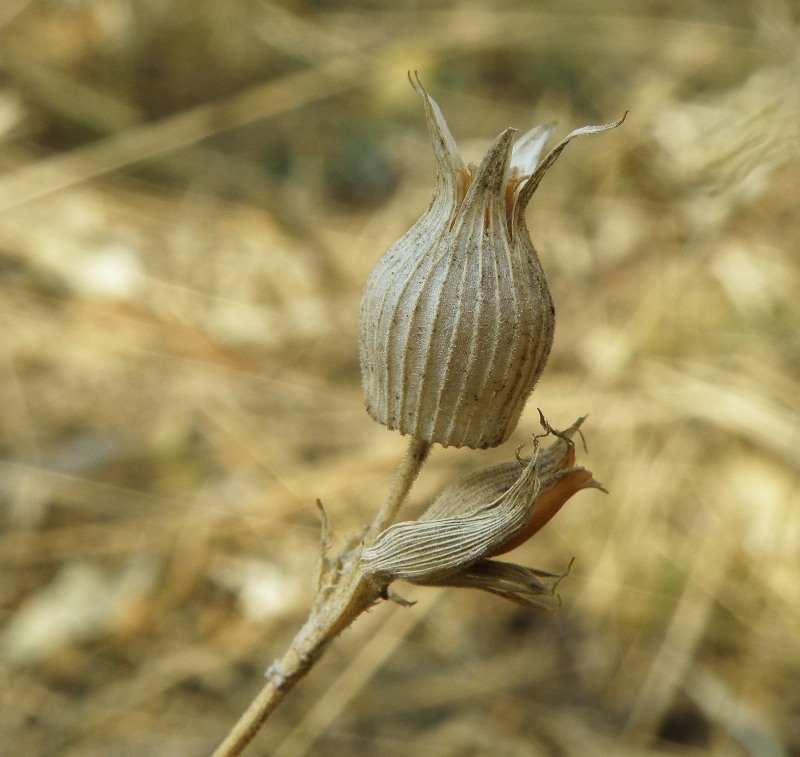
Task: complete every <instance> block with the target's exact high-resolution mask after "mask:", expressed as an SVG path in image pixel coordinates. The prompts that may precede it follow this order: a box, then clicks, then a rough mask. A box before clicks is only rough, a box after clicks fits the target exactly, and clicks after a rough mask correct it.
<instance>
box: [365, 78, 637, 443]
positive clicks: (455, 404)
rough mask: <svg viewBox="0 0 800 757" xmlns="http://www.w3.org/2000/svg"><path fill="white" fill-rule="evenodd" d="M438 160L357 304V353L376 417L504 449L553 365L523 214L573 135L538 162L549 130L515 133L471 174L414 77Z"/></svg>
mask: <svg viewBox="0 0 800 757" xmlns="http://www.w3.org/2000/svg"><path fill="white" fill-rule="evenodd" d="M412 84H413V85H414V87H415V89H416V90H417V92H418V93H419V94H420V95H421V96H422V98H423V102H424V104H425V112H426V117H427V121H428V128H429V131H430V136H431V141H432V144H433V150H434V154H435V156H436V161H437V164H438V170H437V177H436V189H435V192H434V195H433V199H432V200H431V203H430V205H429V207H428V209H427V211H426V212H425V213H424V214H423V216H422V217H421V218H420V219H419V220H418V221H417V222H416V223H415V224H414V225H413V226H412V227H411V229H410V230H409V231H408V232H407V233H406V234H405V235H404V236H403V237H402V238H401V239H400V240H398V241H397V242H395V244H394V245H392V246H391V247H390V248H389V250H388V251H387V252H386V253H385V254H384V255H383V257H382V258H381V259H380V260H379V261H378V263H377V264H376V265H375V267H374V269H373V270H372V272H371V273H370V276H369V278H368V280H367V283H366V285H365V287H364V291H363V294H362V298H361V309H360V317H359V352H360V359H361V374H362V386H363V390H364V398H365V403H366V406H367V410H368V411H369V413H370V414H371V415H372V416H373V417H374V418H375V419H376V420H378V421H379V422H381V423H383V424H385V425H386V426H388V427H389V428H392V429H399V430H400V431H401V433H404V434H411V435H412V436H414V437H416V438H417V439H420V440H423V441H428V442H437V443H439V444H442V445H444V446H455V447H462V446H466V447H472V448H486V447H494V446H497V445H498V444H501V443H502V442H504V441H505V440H506V439H507V438H508V437H509V435H510V434H511V432H512V431H513V430H514V427H515V426H516V424H517V421H518V419H519V416H520V413H521V412H522V409H523V407H524V405H525V402H526V400H527V398H528V396H529V394H530V393H531V391H533V387H534V385H535V384H536V381H537V379H538V378H539V375H540V374H541V372H542V369H543V368H544V366H545V363H546V362H547V358H548V355H549V353H550V348H551V345H552V342H553V328H554V318H555V310H554V308H553V302H552V298H551V296H550V290H549V288H548V285H547V280H546V278H545V275H544V271H543V270H542V267H541V265H540V263H539V259H538V258H537V256H536V252H535V251H534V249H533V245H532V243H531V240H530V235H529V233H528V229H527V225H526V222H525V215H524V213H525V208H526V207H527V205H528V202H529V201H530V199H531V197H532V196H533V192H534V191H535V189H536V187H537V186H538V184H539V182H540V181H541V179H542V177H543V176H544V173H545V172H546V171H547V169H548V168H549V167H550V166H551V165H552V164H553V162H554V161H555V159H556V158H557V157H558V155H559V154H560V153H561V151H562V150H563V149H564V147H565V146H566V145H567V143H568V142H569V141H570V140H571V139H572V138H573V137H575V136H578V135H580V134H588V133H594V132H598V131H603V130H605V129H611V128H614V127H615V126H618V125H619V123H621V120H620V121H618V122H616V123H613V124H607V125H605V126H590V127H585V128H584V129H578V130H577V131H574V132H572V133H571V134H569V135H568V136H567V137H566V138H565V139H564V140H563V141H562V142H561V143H560V144H559V145H557V146H556V147H555V148H554V149H553V150H552V151H551V152H550V153H549V154H548V155H547V156H546V157H545V158H544V159H543V160H542V161H541V162H540V160H539V156H540V153H541V151H542V148H543V147H544V144H545V142H546V141H547V138H548V137H549V135H550V133H551V132H552V130H553V127H552V125H546V126H538V127H536V128H535V129H533V130H531V131H530V132H528V133H527V134H525V135H524V136H523V137H522V138H521V139H519V140H517V143H516V145H515V144H514V135H515V130H514V129H506V130H505V131H503V132H502V133H501V134H500V135H498V137H497V138H496V139H495V140H494V142H493V143H492V145H491V146H490V147H489V149H488V151H487V153H486V155H485V156H484V158H483V160H482V161H481V164H480V165H479V166H478V167H477V168H475V167H474V166H470V167H467V166H466V165H465V164H464V160H463V158H462V157H461V153H460V152H459V150H458V147H457V146H456V143H455V140H454V139H453V137H452V135H451V134H450V131H449V129H448V128H447V124H446V123H445V120H444V117H443V116H442V113H441V110H440V109H439V106H438V105H437V104H436V102H435V101H434V100H433V99H432V98H431V97H430V96H429V95H428V94H427V92H426V91H425V90H424V89H423V88H422V85H421V84H420V83H419V81H417V82H412Z"/></svg>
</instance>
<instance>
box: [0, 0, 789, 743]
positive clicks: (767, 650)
mask: <svg viewBox="0 0 800 757" xmlns="http://www.w3.org/2000/svg"><path fill="white" fill-rule="evenodd" d="M599 7H601V6H599V5H598V4H595V3H591V2H588V1H587V2H580V1H578V0H574V1H571V2H566V3H563V2H562V3H548V2H537V3H527V2H521V1H520V2H514V1H513V0H505V1H503V0H494V1H492V0H478V2H469V3H467V2H458V1H456V0H454V1H452V2H435V3H429V4H424V3H420V4H413V7H412V8H411V9H410V10H400V9H399V5H398V7H395V4H389V3H386V4H383V3H379V2H362V3H347V4H337V3H329V2H311V1H310V0H309V1H307V2H300V1H298V2H285V3H281V4H277V3H271V2H266V1H265V0H251V1H247V2H246V1H244V0H242V1H240V2H229V1H223V0H201V1H200V2H197V1H196V0H194V1H192V2H189V0H179V1H178V2H173V3H162V2H158V1H156V0H95V1H94V2H67V0H51V1H50V2H44V0H9V1H8V2H5V3H2V4H0V170H1V171H2V173H1V175H0V505H2V512H1V517H2V532H0V571H2V573H0V575H1V576H2V578H1V579H0V598H1V602H2V604H0V608H1V609H0V702H2V704H1V705H0V754H3V755H25V756H28V755H40V754H41V755H44V754H59V755H81V756H82V757H83V756H86V755H109V754H113V755H126V754H130V755H145V754H158V755H203V754H208V753H209V752H210V751H211V750H212V749H213V747H214V746H215V745H216V743H217V742H218V741H219V740H220V739H221V738H222V736H223V735H224V733H225V732H226V730H227V729H228V727H229V726H230V725H231V724H232V723H233V721H234V720H235V719H236V717H237V716H238V714H239V712H240V711H241V710H242V708H243V707H244V706H245V705H246V704H247V702H248V700H249V698H250V697H251V696H252V695H253V694H254V693H255V692H256V690H257V689H258V688H259V686H260V684H261V680H262V674H263V671H264V669H265V668H266V667H267V665H268V663H269V662H270V660H271V659H272V658H273V657H275V656H277V655H278V654H280V653H281V652H282V651H283V647H284V645H285V643H286V642H287V641H288V639H290V638H291V636H292V634H293V633H294V631H295V630H296V628H297V626H298V624H300V623H301V622H302V620H303V619H304V617H305V612H306V610H307V606H308V602H309V600H310V595H311V589H310V585H311V580H312V576H313V572H314V566H315V563H316V560H317V551H318V544H319V530H318V529H319V526H318V521H317V515H316V510H315V507H314V501H315V499H316V498H317V497H319V498H320V499H321V500H322V501H323V502H324V504H325V506H326V509H327V511H328V513H329V515H330V517H331V520H332V523H333V527H334V530H335V536H336V537H337V538H338V539H339V540H340V542H341V541H342V540H343V539H344V538H345V537H346V536H347V535H348V534H349V533H351V532H353V531H354V530H356V529H357V528H359V527H360V526H361V524H363V523H365V522H367V521H368V520H369V519H370V517H371V514H372V513H374V512H375V509H376V508H377V507H378V505H379V504H380V502H381V500H382V498H383V496H384V493H385V491H386V488H387V486H388V484H389V482H390V480H391V476H392V473H393V470H394V468H395V466H396V465H397V463H398V462H399V459H400V457H401V455H402V450H403V448H404V442H403V439H401V438H400V437H399V435H397V434H395V433H391V432H389V431H387V430H386V429H384V428H383V427H381V426H379V425H378V424H376V423H375V422H374V421H372V420H371V419H370V418H369V417H368V416H367V414H366V413H365V412H364V410H363V407H362V400H361V389H360V384H359V377H358V362H357V345H356V314H357V308H358V298H359V292H360V287H361V285H362V284H363V282H364V280H365V278H366V275H367V273H368V271H369V269H370V268H371V266H372V265H373V264H374V262H375V261H376V260H377V258H378V256H379V255H380V254H381V253H382V252H383V250H385V249H386V248H387V247H388V246H389V244H391V242H393V241H394V239H396V238H397V237H398V236H399V235H400V234H402V233H403V232H404V231H405V230H406V229H407V228H408V226H409V224H410V223H411V222H412V221H413V220H414V219H415V218H416V217H417V216H418V215H419V214H420V213H421V212H422V210H424V208H425V206H426V204H427V202H428V200H429V198H430V193H431V191H432V189H433V176H434V162H433V157H432V152H431V149H430V145H429V144H428V137H427V134H426V131H425V124H424V114H423V108H422V103H421V101H420V99H419V97H418V96H417V95H416V94H415V93H414V92H413V91H412V90H411V88H410V87H409V86H408V82H407V79H406V72H407V70H409V69H417V70H419V72H420V76H421V78H422V80H423V82H424V83H425V85H426V87H427V88H428V90H429V91H430V92H431V94H432V95H433V96H434V97H435V98H436V99H437V100H438V102H439V103H440V105H441V106H442V110H443V111H444V113H445V115H446V117H447V119H448V122H449V124H450V127H451V129H452V131H453V133H454V135H455V137H456V139H457V140H458V142H459V144H461V145H462V147H464V149H465V151H466V152H467V153H468V155H467V158H468V159H472V160H475V159H477V158H478V157H479V156H480V155H481V154H482V152H483V150H484V149H485V147H486V145H487V144H488V143H489V141H490V139H492V138H493V137H494V136H496V134H498V133H499V132H500V131H501V130H502V129H504V128H506V127H507V126H515V127H518V128H520V129H527V128H529V127H530V126H532V125H533V124H535V123H539V122H545V121H550V120H557V121H558V123H559V127H558V130H557V136H559V137H560V136H563V135H564V134H566V132H567V131H569V130H570V129H572V128H575V127H578V126H582V125H584V124H587V123H604V122H608V121H611V120H614V119H615V118H617V117H619V116H620V115H621V114H622V113H623V112H624V111H626V110H628V111H630V115H629V116H628V119H627V121H626V122H625V124H624V125H623V126H622V127H620V128H619V129H617V130H615V131H613V132H608V133H605V134H602V135H598V136H593V137H587V138H584V139H581V140H577V141H576V142H575V143H573V144H571V145H570V146H569V147H568V148H567V150H566V151H565V153H564V155H563V156H562V157H561V158H560V160H559V163H558V164H557V166H556V167H554V168H553V169H552V170H551V171H550V172H549V173H548V175H547V177H546V178H545V180H544V181H543V183H542V185H541V187H540V189H539V190H538V192H537V194H536V196H535V197H534V200H533V202H532V203H531V207H530V208H529V211H528V219H529V224H530V228H531V232H532V237H533V241H534V244H535V245H536V246H537V249H538V250H539V254H540V257H541V260H542V263H543V265H544V267H545V270H546V271H547V274H548V277H549V280H550V286H551V289H552V292H553V296H554V299H555V302H556V307H557V313H558V320H557V324H556V336H555V346H554V350H553V353H552V355H551V359H550V363H549V365H548V367H547V369H546V370H545V372H544V375H543V378H542V379H541V381H540V383H539V385H538V387H537V389H536V391H535V392H534V395H533V397H532V399H531V401H530V403H529V405H528V407H527V410H526V411H525V413H524V414H523V417H522V421H521V423H520V426H519V427H518V429H517V431H516V432H515V434H514V436H513V438H512V440H511V441H510V442H509V443H508V444H506V445H504V446H503V447H501V448H499V449H496V450H492V451H487V452H471V451H468V450H461V451H459V450H442V449H439V448H436V449H434V450H433V453H432V456H431V460H430V462H429V463H428V466H427V468H426V469H425V471H424V472H423V474H422V478H421V479H420V481H419V483H418V485H417V487H416V489H415V491H414V493H413V496H412V500H413V502H412V507H413V508H416V509H417V510H418V509H419V508H420V507H421V506H422V505H424V504H425V503H426V502H428V501H430V500H431V499H432V498H433V497H434V496H435V495H436V493H437V492H438V491H439V490H440V489H441V488H442V487H443V486H445V485H446V484H447V483H448V482H450V481H452V480H453V478H454V477H455V476H456V475H457V474H459V473H463V472H465V471H468V470H471V469H474V468H476V467H480V466H483V465H488V464H489V463H490V462H494V461H498V460H504V459H510V458H511V456H512V455H513V452H514V449H515V447H516V446H517V445H518V444H521V443H523V442H525V441H526V440H527V439H528V438H529V434H530V433H531V432H533V431H535V430H537V428H538V413H537V411H536V408H537V407H540V408H542V410H543V411H544V413H545V415H546V416H547V418H548V420H549V421H550V422H551V423H552V424H553V425H554V426H556V427H561V428H564V427H567V426H568V425H569V424H570V423H572V422H573V421H574V420H575V419H576V418H577V417H578V416H580V415H582V414H584V413H589V418H588V420H587V421H586V423H585V424H584V427H583V428H584V431H585V434H586V437H587V441H588V446H589V451H588V453H586V454H581V455H580V456H579V461H580V462H581V463H582V464H584V465H586V466H587V467H589V468H591V470H592V471H593V472H594V475H595V478H597V479H598V480H599V481H601V482H602V483H603V484H604V485H605V486H606V487H607V488H608V489H609V491H610V493H609V494H608V495H604V494H602V493H600V492H596V491H589V492H585V493H581V494H579V495H578V496H577V497H576V498H575V500H574V501H571V502H570V503H568V505H567V506H566V507H565V509H564V510H563V511H562V512H561V513H560V514H559V515H558V516H557V517H556V518H555V519H554V520H553V522H552V523H551V524H550V525H548V527H547V528H545V529H544V530H543V531H542V532H541V533H540V534H538V535H537V536H536V537H535V538H534V539H533V540H531V541H530V542H529V543H527V544H526V545H524V546H523V547H522V548H520V549H519V550H517V552H515V553H514V554H513V557H512V559H514V560H515V561H516V562H519V563H522V564H525V565H532V566H536V567H538V568H543V569H549V570H554V571H558V570H562V569H563V568H565V567H566V565H567V564H568V563H569V560H570V558H571V557H572V556H575V557H576V558H577V559H576V562H575V566H574V568H573V570H572V574H571V575H570V576H569V577H568V578H567V579H566V580H565V581H564V582H563V583H562V584H561V586H560V593H561V595H562V598H563V607H562V610H561V612H560V613H559V614H558V615H556V616H554V617H550V616H546V615H541V614H537V613H535V612H533V611H531V610H527V609H523V608H517V607H515V606H513V605H511V604H508V603H504V602H502V601H501V600H500V599H497V598H494V597H491V596H489V595H484V594H480V593H477V592H472V593H471V592H468V591H465V590H461V591H459V590H436V589H428V590H424V589H421V588H418V587H408V586H405V585H400V584H398V586H397V588H398V590H399V591H400V593H401V594H403V595H404V596H406V597H408V598H415V599H417V600H418V604H417V605H416V606H415V607H413V608H410V609H404V608H400V607H397V606H395V605H389V604H385V605H382V606H380V607H378V608H376V609H375V610H373V611H372V612H371V613H370V614H369V615H367V616H364V617H362V618H361V619H360V620H359V621H358V622H357V624H356V625H355V626H354V627H353V628H352V629H350V630H349V631H348V632H346V633H345V634H344V635H343V636H342V637H341V638H340V639H339V640H337V642H336V643H335V644H334V645H333V646H332V647H331V648H330V649H329V650H328V653H327V654H326V656H325V657H324V658H323V660H322V662H321V663H320V665H319V666H318V667H317V668H315V670H314V671H313V672H312V673H311V675H310V676H309V677H308V678H307V679H306V680H304V681H303V682H302V683H301V684H300V686H299V687H298V689H297V690H295V691H294V692H292V694H291V696H290V697H289V698H288V699H287V701H286V702H285V704H284V706H283V707H282V708H281V709H280V710H278V711H277V712H276V714H275V716H274V718H273V719H272V720H270V721H269V722H268V725H267V727H266V728H265V730H264V732H263V733H262V734H260V736H259V737H258V738H257V740H256V742H255V744H254V745H253V746H252V748H251V750H250V752H249V753H252V754H254V755H257V754H272V755H279V756H280V757H288V756H289V755H301V754H314V755H342V754H359V755H374V754H380V755H388V756H390V757H391V756H393V755H397V756H398V757H400V756H404V755H434V756H435V757H439V756H441V757H444V756H445V755H453V756H454V757H455V756H456V755H467V754H469V755H482V754H492V755H505V756H508V757H512V756H513V757H518V756H519V757H536V756H538V755H575V756H579V755H588V754H602V753H607V754H614V755H663V754H698V755H700V754H703V755H705V754H719V755H758V756H759V757H762V756H764V757H779V756H780V755H792V754H799V753H800V726H799V725H798V724H799V723H800V644H799V643H798V630H797V629H798V628H800V599H798V597H800V567H798V566H799V565H800V491H799V489H798V474H799V473H800V465H798V459H800V456H799V455H798V445H800V423H799V422H798V420H799V418H800V337H799V336H798V333H800V331H799V330H798V323H799V322H800V297H799V296H798V291H800V257H799V253H800V222H798V197H800V97H798V81H799V80H800V57H799V56H798V49H800V17H798V12H797V6H796V4H795V3H793V2H790V0H785V2H783V1H781V0H764V1H763V2H759V1H756V0H752V1H751V0H737V1H736V2H729V3H716V2H711V0H705V1H704V2H697V3H688V2H672V3H666V4H664V3H650V2H647V3H641V2H624V1H622V0H620V1H618V2H611V3H603V4H602V10H601V11H599V10H598V8H599Z"/></svg>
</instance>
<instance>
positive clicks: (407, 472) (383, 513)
mask: <svg viewBox="0 0 800 757" xmlns="http://www.w3.org/2000/svg"><path fill="white" fill-rule="evenodd" d="M430 449H431V443H430V442H423V441H421V440H419V439H416V438H414V437H413V436H412V437H411V441H410V442H409V445H408V447H407V448H406V453H405V456H404V457H403V462H401V463H400V467H399V468H398V469H397V473H396V474H395V477H394V481H393V482H392V486H391V488H390V489H389V493H388V494H387V495H386V501H385V502H384V503H383V507H381V509H380V512H379V513H378V514H377V515H376V516H375V519H374V520H373V521H372V525H371V526H370V527H369V529H368V530H367V534H366V537H365V538H364V542H365V543H366V544H371V543H372V541H373V540H374V539H375V537H376V536H377V535H378V534H379V533H380V532H381V531H383V530H384V529H385V528H386V527H387V526H389V525H390V524H391V523H392V521H393V520H394V518H395V516H396V515H397V512H398V510H399V509H400V506H401V505H402V504H403V502H404V501H405V498H406V497H407V496H408V493H409V491H411V487H412V486H413V484H414V481H416V480H417V476H418V475H419V472H420V470H422V466H423V464H424V463H425V460H426V459H427V458H428V452H429V451H430Z"/></svg>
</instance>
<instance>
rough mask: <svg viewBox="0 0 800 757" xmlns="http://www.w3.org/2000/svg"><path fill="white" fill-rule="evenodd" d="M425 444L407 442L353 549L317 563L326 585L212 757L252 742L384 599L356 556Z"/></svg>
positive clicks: (411, 477)
mask: <svg viewBox="0 0 800 757" xmlns="http://www.w3.org/2000/svg"><path fill="white" fill-rule="evenodd" d="M430 447H431V445H430V443H429V442H421V441H419V440H417V439H414V438H412V439H411V442H410V443H409V446H408V448H407V449H406V453H405V456H404V457H403V461H402V462H401V463H400V467H399V468H398V470H397V473H396V474H395V478H394V481H393V482H392V486H391V487H390V489H389V493H388V494H387V496H386V501H385V502H384V503H383V507H381V509H380V512H379V513H378V514H377V515H376V516H375V519H374V520H373V521H372V524H371V525H370V526H369V528H368V529H367V532H366V534H365V537H364V538H363V539H362V540H361V541H360V543H359V544H358V545H357V546H355V547H354V548H352V549H350V550H347V551H345V552H343V553H342V554H341V555H340V556H339V557H338V558H336V560H335V561H329V560H328V558H327V557H324V556H323V560H325V561H326V564H327V565H328V566H329V568H331V569H332V570H333V573H332V575H331V577H330V578H329V579H328V582H327V584H325V585H323V586H320V588H319V590H318V593H317V595H316V597H315V598H314V602H313V605H312V608H311V612H310V613H309V616H308V620H306V622H305V624H304V625H303V627H302V628H301V629H300V630H299V631H298V632H297V635H296V636H295V637H294V639H293V640H292V643H291V644H290V645H289V648H288V649H287V650H286V652H285V653H284V655H283V657H282V658H281V659H280V660H279V661H276V662H274V663H273V664H272V666H271V667H270V669H269V671H268V672H267V682H266V684H265V685H264V687H263V688H262V689H261V691H260V692H259V693H258V694H257V695H256V697H255V698H254V699H253V701H252V702H251V703H250V705H249V706H248V708H247V709H246V710H245V711H244V713H243V714H242V715H241V717H240V718H239V720H238V721H237V723H236V724H235V725H234V726H233V728H232V729H231V730H230V732H229V733H228V735H227V736H226V738H225V740H224V741H223V742H222V744H220V746H219V747H218V748H217V750H216V751H215V752H214V755H213V757H236V755H239V754H241V753H242V751H243V750H244V748H245V747H246V746H247V745H248V744H249V743H250V742H251V741H252V739H253V737H254V736H255V735H256V733H258V730H259V729H260V728H261V726H262V725H263V724H264V722H265V721H266V719H267V718H268V717H269V716H270V714H271V713H272V711H273V710H274V709H275V708H276V707H277V706H278V705H279V704H280V703H281V702H282V701H283V698H284V697H285V696H286V694H288V693H289V691H291V689H292V688H294V686H295V684H296V683H297V682H298V681H299V680H300V679H301V678H303V676H305V674H306V673H308V671H309V670H310V669H311V668H312V666H313V665H314V663H315V662H316V661H317V660H318V659H319V658H320V656H321V655H322V653H323V651H324V649H325V647H326V646H327V644H328V643H329V642H330V641H332V640H333V639H334V638H336V636H338V635H339V634H340V633H341V632H342V631H343V630H344V629H345V628H347V627H348V626H349V625H350V624H351V623H352V622H353V621H354V620H355V619H356V618H357V617H358V616H359V615H360V614H361V613H362V612H364V611H365V610H368V609H369V608H370V607H371V606H372V605H373V604H375V603H376V602H377V601H378V600H379V599H381V598H382V597H385V593H384V592H385V588H386V587H385V586H381V585H379V584H377V583H375V581H374V580H372V579H370V578H368V577H366V576H365V575H364V574H363V573H362V572H361V569H360V558H361V552H362V551H363V549H364V545H365V544H369V543H370V542H371V541H372V540H373V539H374V538H375V537H376V536H377V535H378V534H379V533H380V532H381V531H383V529H384V528H386V526H388V525H389V524H390V523H391V522H392V520H394V518H395V516H396V515H397V512H398V510H399V509H400V507H401V505H402V504H403V501H404V500H405V498H406V497H407V496H408V492H409V491H410V490H411V487H412V485H413V484H414V481H415V480H416V478H417V476H418V475H419V472H420V470H421V469H422V465H423V464H424V462H425V460H426V458H427V456H428V452H429V450H430Z"/></svg>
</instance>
